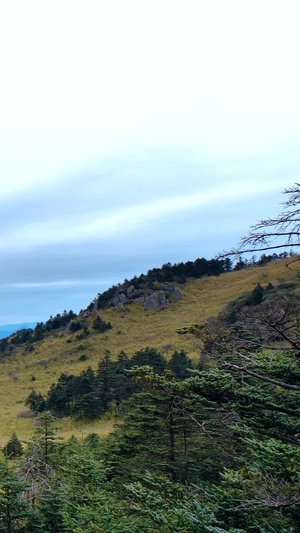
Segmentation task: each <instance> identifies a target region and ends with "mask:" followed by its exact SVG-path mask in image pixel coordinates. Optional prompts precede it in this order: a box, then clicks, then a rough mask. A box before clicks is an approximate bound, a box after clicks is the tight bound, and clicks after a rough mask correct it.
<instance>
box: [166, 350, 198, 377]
mask: <svg viewBox="0 0 300 533" xmlns="http://www.w3.org/2000/svg"><path fill="white" fill-rule="evenodd" d="M192 367H193V364H192V361H191V359H190V358H189V357H188V355H187V353H186V352H185V351H184V350H181V351H180V352H177V351H176V352H174V353H173V355H172V357H171V359H170V360H169V361H168V364H167V368H168V370H172V372H174V374H175V376H176V377H177V378H178V379H185V378H188V377H189V376H190V375H191V373H190V372H189V370H188V369H190V368H192Z"/></svg>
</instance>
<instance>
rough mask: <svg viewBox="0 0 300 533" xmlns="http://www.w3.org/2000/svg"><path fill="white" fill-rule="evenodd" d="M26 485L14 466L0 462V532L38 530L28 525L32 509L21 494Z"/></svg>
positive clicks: (16, 532) (23, 532) (10, 532)
mask: <svg viewBox="0 0 300 533" xmlns="http://www.w3.org/2000/svg"><path fill="white" fill-rule="evenodd" d="M25 488H26V485H25V484H24V483H22V482H21V481H20V479H19V477H18V475H17V473H16V471H15V469H14V468H12V467H9V466H8V464H7V463H5V462H0V532H1V533H21V532H22V533H25V532H26V531H28V532H29V531H34V530H35V531H38V529H36V528H35V529H33V528H32V527H31V526H30V521H31V518H32V511H31V509H30V506H29V505H28V502H27V501H26V500H25V498H24V496H23V492H24V490H25Z"/></svg>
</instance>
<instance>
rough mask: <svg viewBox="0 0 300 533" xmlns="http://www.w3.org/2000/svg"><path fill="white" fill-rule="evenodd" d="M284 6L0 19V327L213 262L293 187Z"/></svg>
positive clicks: (221, 5)
mask: <svg viewBox="0 0 300 533" xmlns="http://www.w3.org/2000/svg"><path fill="white" fill-rule="evenodd" d="M299 17H300V5H299V2H298V0H295V1H293V0H286V1H285V2H283V0H280V1H277V0H270V1H269V0H251V1H250V0H249V1H248V0H244V1H241V0H226V1H225V0H210V1H209V2H208V1H207V0H151V2H150V1H148V0H110V1H107V0H51V2H46V1H41V0H26V2H24V0H20V1H17V0H11V1H10V2H3V3H2V5H1V7H0V50H1V86H0V217H1V233H0V250H1V261H0V272H1V277H0V295H1V299H0V324H7V323H17V322H21V321H34V320H37V321H41V320H43V321H44V320H46V319H47V318H48V317H49V315H50V314H52V315H55V314H56V313H58V312H62V311H63V310H64V309H67V310H69V309H73V311H76V312H78V311H79V310H80V309H81V308H84V307H86V306H87V305H88V303H89V302H90V301H91V300H92V299H93V298H94V297H95V296H96V295H97V293H98V292H102V291H103V290H105V289H106V288H108V287H109V286H111V285H112V284H113V283H118V282H122V281H123V279H124V278H125V277H126V278H128V277H132V276H134V275H135V274H136V275H139V274H140V273H141V272H146V271H147V270H148V269H150V268H153V267H157V266H161V265H162V264H163V263H166V262H168V261H170V262H171V263H174V262H179V261H188V260H195V259H196V258H197V257H206V258H211V257H214V256H215V255H216V254H217V253H218V252H220V251H222V250H224V249H228V248H231V247H232V246H234V245H236V243H237V241H238V239H239V237H240V236H241V235H243V234H245V233H246V232H247V230H248V228H249V225H250V224H252V223H255V222H256V221H257V220H259V219H260V218H263V217H267V216H272V215H276V213H277V212H278V211H279V210H280V209H281V208H280V206H279V202H281V201H282V200H283V198H282V194H281V192H282V191H283V190H284V189H285V188H286V187H289V186H291V185H292V184H293V183H294V182H295V181H297V180H299V170H300V168H299V167H300V162H299V157H298V154H299V147H300V146H299V145H300V130H299V124H300V104H299V94H300V78H299V68H298V64H299V58H298V55H299V49H300V34H299Z"/></svg>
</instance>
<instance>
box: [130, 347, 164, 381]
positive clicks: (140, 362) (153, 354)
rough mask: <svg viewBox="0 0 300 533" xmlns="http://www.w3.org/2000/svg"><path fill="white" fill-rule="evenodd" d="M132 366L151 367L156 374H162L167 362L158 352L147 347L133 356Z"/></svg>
mask: <svg viewBox="0 0 300 533" xmlns="http://www.w3.org/2000/svg"><path fill="white" fill-rule="evenodd" d="M131 366H151V367H152V368H153V370H154V372H155V373H157V374H162V373H163V371H164V370H165V369H166V367H167V362H166V359H165V358H164V357H163V355H162V354H161V353H160V352H159V351H158V350H156V349H155V348H148V347H147V348H144V349H142V350H139V351H138V352H136V353H135V354H134V355H133V357H132V358H131Z"/></svg>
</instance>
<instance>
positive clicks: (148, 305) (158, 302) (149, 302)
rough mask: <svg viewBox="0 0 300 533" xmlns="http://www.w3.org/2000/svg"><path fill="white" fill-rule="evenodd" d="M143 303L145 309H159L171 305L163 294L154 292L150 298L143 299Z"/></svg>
mask: <svg viewBox="0 0 300 533" xmlns="http://www.w3.org/2000/svg"><path fill="white" fill-rule="evenodd" d="M141 301H142V302H143V303H144V309H157V308H159V307H167V306H168V305H169V300H168V299H167V298H166V297H165V295H164V294H163V292H153V293H152V294H150V296H146V297H145V298H141Z"/></svg>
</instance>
